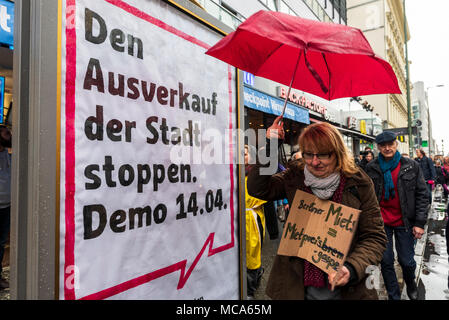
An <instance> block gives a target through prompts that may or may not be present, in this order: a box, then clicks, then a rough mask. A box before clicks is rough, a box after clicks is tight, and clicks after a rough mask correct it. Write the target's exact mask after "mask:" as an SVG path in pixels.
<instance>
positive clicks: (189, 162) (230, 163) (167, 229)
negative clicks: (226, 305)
mask: <svg viewBox="0 0 449 320" xmlns="http://www.w3.org/2000/svg"><path fill="white" fill-rule="evenodd" d="M62 2H63V5H62V7H63V8H62V40H61V57H62V59H61V60H62V66H61V88H62V95H61V160H60V166H61V172H60V176H61V183H60V186H61V188H60V189H61V192H60V207H61V212H60V298H61V299H238V298H239V254H238V252H239V250H238V247H239V245H238V241H239V239H238V233H237V231H238V206H237V203H238V195H237V186H238V183H237V174H236V169H237V167H236V161H235V159H236V158H237V150H236V138H235V134H234V132H235V129H236V102H235V101H236V92H235V91H236V83H235V81H236V80H235V69H234V68H232V67H231V66H229V65H227V64H225V63H223V62H221V61H219V60H216V59H214V58H211V57H210V56H207V55H205V54H204V53H205V51H206V50H207V48H209V47H210V46H212V45H213V44H215V43H216V42H217V41H218V40H219V38H220V36H219V35H218V34H216V33H215V32H213V31H212V30H211V29H209V28H207V27H205V26H204V25H201V24H200V23H198V22H196V21H194V20H192V19H191V18H189V17H187V16H186V15H185V14H183V13H181V12H180V11H178V10H176V9H174V8H173V7H171V6H169V5H167V4H166V3H164V2H161V1H119V0H98V1H88V0H63V1H62Z"/></svg>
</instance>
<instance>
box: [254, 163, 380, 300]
mask: <svg viewBox="0 0 449 320" xmlns="http://www.w3.org/2000/svg"><path fill="white" fill-rule="evenodd" d="M354 188H355V189H356V190H357V196H356V195H354V192H352V191H351V190H353V189H354ZM297 189H301V190H305V185H304V171H303V170H302V169H301V168H300V166H299V161H293V162H291V163H290V164H289V166H288V168H287V170H285V171H284V172H281V173H278V174H275V175H272V176H268V175H259V168H258V167H256V168H254V169H253V170H252V171H251V172H250V174H249V176H248V193H249V194H250V195H252V196H254V197H257V198H259V199H264V200H268V201H269V200H276V199H283V198H287V199H288V201H289V203H293V198H294V196H295V193H296V190H297ZM341 203H342V204H344V205H346V206H349V207H352V208H356V209H359V210H361V211H362V212H361V214H360V218H359V221H358V225H357V231H356V232H355V234H354V238H353V240H352V243H351V246H350V249H349V252H348V256H347V259H346V262H347V263H349V264H350V265H351V266H352V267H353V269H354V271H355V272H356V274H357V277H356V278H357V281H355V283H350V284H347V285H346V286H343V287H341V294H342V298H343V299H351V300H352V299H357V300H358V299H377V298H378V297H377V292H376V290H375V289H368V288H367V286H366V283H365V282H366V278H367V276H368V274H367V273H366V270H367V268H368V266H370V265H378V264H379V263H380V261H381V259H382V255H383V252H384V250H385V248H386V242H387V238H386V236H385V231H384V228H383V220H382V216H381V214H380V208H379V203H378V202H377V199H376V197H375V195H374V188H373V184H372V181H371V180H370V179H369V177H368V176H367V175H366V174H365V173H364V172H362V170H359V171H358V172H357V173H356V174H354V175H353V176H351V177H348V178H347V181H346V184H345V187H344V190H343V196H342V202H341ZM266 292H267V294H268V296H269V297H271V298H272V299H304V295H305V288H304V260H303V259H301V258H297V257H287V256H279V255H277V256H276V257H275V260H274V263H273V267H272V269H271V273H270V277H269V279H268V284H267V289H266Z"/></svg>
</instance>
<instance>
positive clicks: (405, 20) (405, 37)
mask: <svg viewBox="0 0 449 320" xmlns="http://www.w3.org/2000/svg"><path fill="white" fill-rule="evenodd" d="M402 6H403V9H404V45H405V74H406V79H405V85H406V88H407V125H408V148H409V154H410V155H412V154H413V148H412V138H413V136H412V115H411V110H410V77H409V68H408V48H407V17H406V14H405V0H403V1H402Z"/></svg>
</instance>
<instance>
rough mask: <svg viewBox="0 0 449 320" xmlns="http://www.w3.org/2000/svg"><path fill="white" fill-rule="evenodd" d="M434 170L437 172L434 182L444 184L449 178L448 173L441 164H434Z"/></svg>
mask: <svg viewBox="0 0 449 320" xmlns="http://www.w3.org/2000/svg"><path fill="white" fill-rule="evenodd" d="M435 172H436V174H437V178H436V179H435V184H441V185H443V184H446V183H447V180H448V179H449V173H448V172H447V171H446V169H444V167H442V166H435Z"/></svg>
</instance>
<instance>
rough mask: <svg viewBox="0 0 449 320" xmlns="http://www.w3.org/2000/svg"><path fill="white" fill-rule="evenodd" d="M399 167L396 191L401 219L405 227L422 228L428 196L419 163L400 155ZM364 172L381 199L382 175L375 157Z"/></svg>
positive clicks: (379, 199)
mask: <svg viewBox="0 0 449 320" xmlns="http://www.w3.org/2000/svg"><path fill="white" fill-rule="evenodd" d="M400 162H401V169H400V170H399V174H398V181H397V186H398V193H399V202H400V205H401V211H402V219H403V221H404V225H405V226H406V227H407V228H410V227H413V226H417V227H420V228H424V225H425V224H426V221H427V212H428V210H429V196H428V190H427V185H426V181H425V180H424V177H423V174H422V170H421V167H420V166H419V164H418V163H417V162H416V161H414V160H412V159H409V158H404V157H401V160H400ZM366 173H367V174H368V176H370V178H371V179H372V180H373V183H374V189H375V191H376V196H377V200H378V201H379V203H380V201H381V200H382V192H383V185H384V177H383V174H382V171H381V170H380V166H379V159H378V158H376V159H375V160H374V161H371V162H370V163H368V165H367V166H366Z"/></svg>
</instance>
